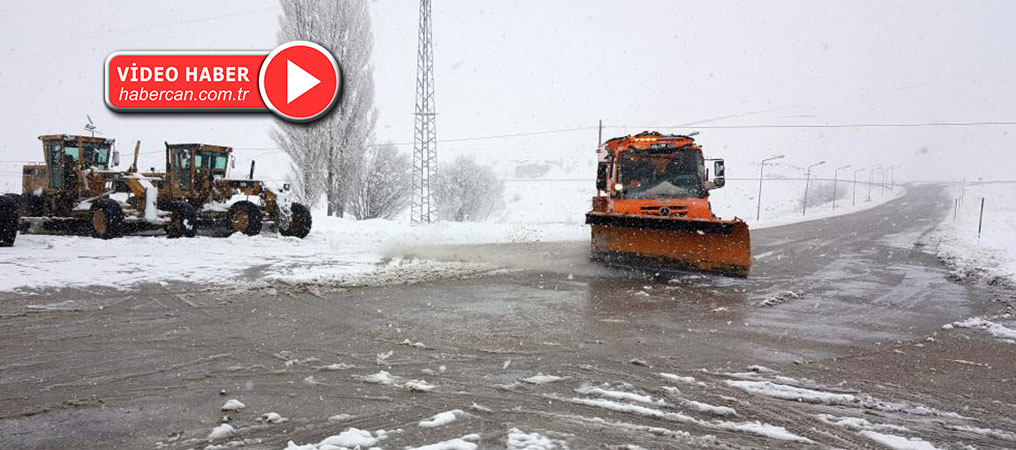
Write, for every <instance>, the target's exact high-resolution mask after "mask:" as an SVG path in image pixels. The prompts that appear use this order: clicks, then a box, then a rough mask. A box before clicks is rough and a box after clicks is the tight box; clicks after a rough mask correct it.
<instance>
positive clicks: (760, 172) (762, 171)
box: [755, 155, 783, 222]
mask: <svg viewBox="0 0 1016 450" xmlns="http://www.w3.org/2000/svg"><path fill="white" fill-rule="evenodd" d="M782 157H783V155H777V156H773V157H772V158H766V159H763V160H762V167H761V168H760V169H759V170H758V208H757V209H755V221H756V222H757V221H758V220H759V218H760V217H762V177H763V175H764V174H765V170H766V161H772V160H774V159H780V158H782Z"/></svg>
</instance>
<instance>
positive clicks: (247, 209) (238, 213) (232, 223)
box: [227, 200, 262, 236]
mask: <svg viewBox="0 0 1016 450" xmlns="http://www.w3.org/2000/svg"><path fill="white" fill-rule="evenodd" d="M227 217H228V219H229V229H230V230H231V231H234V232H236V231H238V232H240V233H243V234H245V235H247V236H257V235H258V234H261V225H262V222H261V219H262V214H261V208H258V206H257V205H255V204H253V203H251V202H249V201H247V200H242V201H239V202H236V203H234V204H233V206H230V207H229V213H228V214H227Z"/></svg>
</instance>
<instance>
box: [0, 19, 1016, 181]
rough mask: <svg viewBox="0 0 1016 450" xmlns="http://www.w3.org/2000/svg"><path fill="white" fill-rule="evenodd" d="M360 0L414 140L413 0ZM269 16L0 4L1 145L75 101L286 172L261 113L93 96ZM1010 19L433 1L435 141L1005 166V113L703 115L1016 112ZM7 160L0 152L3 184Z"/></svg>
mask: <svg viewBox="0 0 1016 450" xmlns="http://www.w3.org/2000/svg"><path fill="white" fill-rule="evenodd" d="M371 5H372V12H373V16H374V31H375V42H376V44H375V52H374V64H375V72H374V73H375V79H376V84H377V107H378V109H379V111H380V121H379V126H378V129H377V135H378V138H379V139H381V140H391V141H395V142H411V141H412V137H413V136H412V129H413V128H412V127H413V122H412V121H413V117H412V112H413V101H414V92H413V89H414V77H415V71H416V61H415V55H416V31H417V30H416V26H417V20H418V17H417V12H418V2H415V1H412V0H383V1H376V2H372V3H371ZM277 11H278V5H277V3H276V2H275V1H273V0H257V1H252V0H243V1H227V2H221V3H220V2H207V1H201V2H198V1H182V0H181V1H174V2H115V1H109V2H88V1H66V2H62V1H61V2H58V1H36V2H3V4H2V5H0V30H2V33H3V40H2V44H0V46H2V47H0V61H3V69H2V70H0V101H2V105H3V109H2V111H0V124H2V125H0V126H2V127H3V129H4V139H3V141H2V143H0V160H3V161H11V160H15V161H17V160H30V159H39V157H40V154H41V151H40V148H41V147H40V145H39V142H38V140H37V139H36V136H38V135H40V134H44V133H78V132H83V131H82V130H81V127H82V125H84V123H85V115H86V114H88V115H91V117H92V118H93V120H95V122H96V123H97V124H98V126H99V128H100V129H101V130H103V131H104V133H105V135H107V136H110V137H115V138H116V139H117V140H118V142H119V148H120V149H121V150H123V151H124V153H125V154H126V153H129V149H131V148H132V147H133V142H134V141H135V140H136V139H141V140H142V141H143V148H144V149H145V150H146V151H150V152H156V153H153V154H148V155H146V157H149V159H148V160H147V161H146V162H147V163H146V164H144V165H155V164H157V163H158V159H156V155H157V154H158V153H157V152H158V151H159V150H160V149H161V143H162V141H170V142H173V141H205V142H209V143H218V144H224V145H232V146H234V147H236V148H237V149H238V152H239V154H240V155H241V156H242V157H243V158H244V159H246V158H249V157H256V158H257V159H258V160H259V161H266V162H267V164H259V167H264V169H263V170H266V171H269V172H271V173H272V174H273V175H281V174H280V173H278V172H279V170H280V167H281V164H277V163H279V162H281V161H283V159H282V158H280V157H279V155H278V154H276V153H273V150H272V147H274V143H273V142H272V141H271V140H270V139H269V138H268V131H269V130H270V129H271V127H272V126H273V123H274V121H275V120H276V119H274V118H273V117H272V116H270V115H268V114H263V115H240V116H230V115H226V114H205V115H188V114H175V115H166V114H160V115H138V114H134V115H130V114H114V113H112V112H110V111H108V110H107V109H106V107H105V105H104V104H103V99H102V65H103V62H104V60H105V58H106V56H107V55H108V54H109V53H110V52H113V51H116V50H128V49H131V50H133V49H160V50H173V49H244V50H246V49H261V50H269V49H271V48H273V47H274V46H275V44H276V36H275V33H276V29H277ZM1013 18H1016V2H1011V1H997V2H987V1H976V2H956V1H928V0H921V1H889V2H887V1H884V0H880V1H849V2H847V1H842V2H833V1H822V2H814V1H773V2H762V1H742V2H736V1H702V2H687V1H671V0H664V1H624V2H621V1H616V2H607V1H602V2H597V1H588V0H587V1H554V2H546V1H536V0H526V1H512V2H503V1H476V0H456V1H450V0H435V4H434V41H435V43H434V47H435V59H436V65H435V75H436V78H437V92H436V96H437V109H438V113H439V116H438V125H437V126H438V136H439V138H441V139H456V138H464V137H473V136H489V135H501V134H512V133H525V132H534V131H544V130H560V129H571V128H578V127H594V126H595V125H596V123H597V120H598V119H603V120H604V123H605V124H607V125H610V126H611V127H610V128H608V129H607V130H606V131H605V134H606V135H607V136H613V135H620V134H624V133H633V132H637V131H641V130H642V129H645V128H649V127H663V126H677V125H683V124H689V123H696V122H701V123H699V124H698V127H696V126H694V125H692V126H688V127H685V128H677V129H671V130H669V131H680V132H690V131H695V130H698V131H700V132H701V134H700V135H699V138H698V139H699V141H700V142H701V143H702V144H703V145H704V146H705V147H706V151H707V153H708V154H709V155H710V156H717V157H725V158H727V160H728V166H730V167H731V171H733V173H728V175H729V176H732V177H736V176H755V175H756V173H755V171H756V170H757V160H759V159H761V158H763V157H766V156H770V155H773V154H777V153H784V154H786V155H787V159H786V160H785V161H786V163H787V164H788V166H785V167H784V170H786V171H787V173H788V174H792V173H793V172H794V171H795V170H796V169H794V166H796V167H803V166H806V165H808V164H810V163H812V162H816V161H818V160H827V161H828V165H827V166H826V167H828V168H830V169H831V168H832V166H833V165H837V166H839V165H845V164H853V165H854V166H856V167H860V166H862V165H864V166H870V165H871V164H875V163H881V164H884V165H890V164H898V165H901V166H902V168H901V169H899V170H898V171H897V178H900V179H955V180H958V179H960V178H962V177H963V176H967V177H970V178H971V179H975V178H977V177H978V176H984V177H985V178H996V179H1001V178H1008V179H1012V178H1016V173H1013V171H1014V167H1016V165H1014V163H1016V156H1014V153H1013V151H1012V150H1011V149H1012V148H1013V147H1016V145H1014V144H1016V135H1013V132H1016V126H979V127H929V128H833V129H827V128H812V129H797V128H790V129H711V128H706V126H721V125H722V126H726V125H777V124H786V125H800V124H815V125H822V124H858V123H874V124H880V123H924V122H981V121H1016V89H1013V82H1012V80H1016V39H1014V37H1016V36H1014V32H1013V31H1012V21H1013ZM709 119H716V120H711V121H707V122H702V121H705V120H709ZM622 126H626V128H623V127H622ZM595 144H596V130H595V129H591V128H590V129H584V130H579V131H572V132H565V133H558V134H548V135H542V136H534V137H525V138H512V139H498V140H484V141H467V142H452V143H442V144H440V145H439V158H440V159H441V160H445V161H447V160H448V159H449V158H451V157H453V156H455V155H458V154H464V153H472V154H475V155H477V157H478V158H479V159H481V160H483V161H489V162H495V163H496V162H501V163H502V164H503V163H504V162H505V161H534V162H539V161H542V160H544V159H552V160H558V161H565V162H567V163H572V162H574V165H575V166H576V167H579V168H585V167H591V166H590V165H589V164H590V162H591V161H592V159H593V149H594V146H595ZM406 149H407V151H408V147H407V148H406ZM19 165H20V163H14V164H0V179H3V177H8V178H7V179H8V180H10V179H11V178H10V177H14V178H15V179H16V178H17V177H18V173H19V172H18V169H19ZM583 170H584V169H583ZM583 174H584V172H580V173H577V176H578V175H583ZM586 175H588V176H589V177H592V173H589V174H586ZM827 175H828V174H827Z"/></svg>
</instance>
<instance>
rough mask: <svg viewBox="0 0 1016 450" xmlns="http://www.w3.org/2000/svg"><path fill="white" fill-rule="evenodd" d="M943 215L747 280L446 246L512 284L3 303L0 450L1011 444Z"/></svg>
mask: <svg viewBox="0 0 1016 450" xmlns="http://www.w3.org/2000/svg"><path fill="white" fill-rule="evenodd" d="M942 201H943V197H942V196H941V192H940V190H939V189H937V188H935V187H919V188H916V189H913V190H911V192H910V194H909V195H907V196H906V197H903V198H900V199H897V200H895V201H893V202H892V203H891V204H887V205H884V206H883V207H880V208H874V209H871V210H868V211H864V212H861V213H858V214H855V215H850V216H843V217H839V218H835V219H826V220H819V221H813V222H808V223H804V224H798V225H793V226H788V227H780V228H771V229H765V230H761V231H759V232H758V233H755V234H754V235H753V244H754V246H755V250H756V255H757V261H756V271H755V272H754V273H753V275H752V277H751V278H749V279H747V280H736V279H728V278H716V277H710V276H696V275H688V276H681V277H676V278H670V279H667V278H663V279H660V278H644V277H639V276H632V274H628V273H619V272H613V271H606V272H603V271H599V270H598V266H595V265H590V264H588V263H586V262H585V260H584V258H582V255H583V254H584V252H585V251H587V248H586V245H585V244H584V242H581V241H579V242H572V243H556V244H520V245H513V244H490V245H481V246H475V245H474V246H464V247H447V246H444V247H441V248H446V249H448V248H450V249H451V250H447V253H439V252H436V251H435V253H432V254H431V255H430V256H432V257H433V258H432V259H434V260H436V261H438V262H439V263H440V262H450V261H459V262H464V263H466V264H469V265H477V264H480V265H482V264H484V263H485V261H487V260H491V259H507V260H510V261H513V262H518V263H519V266H522V267H526V270H516V271H507V272H504V271H502V272H497V273H493V274H482V275H481V274H478V275H479V276H471V277H466V278H465V279H442V280H436V281H429V282H423V283H419V284H416V285H411V286H409V285H383V286H378V287H372V288H358V289H345V288H343V289H339V288H334V287H329V286H328V285H327V284H324V285H308V286H302V285H301V286H284V285H282V286H278V285H276V286H271V287H263V288H258V287H255V288H242V287H239V286H230V287H228V288H227V289H220V290H207V289H204V288H202V289H193V288H192V287H191V286H189V285H183V284H177V283H169V284H168V285H167V286H158V285H156V286H143V287H139V288H138V289H131V290H127V291H124V292H101V293H95V292H91V291H90V290H81V289H73V288H72V289H67V290H65V291H63V292H52V291H43V292H40V293H38V294H36V295H19V294H0V297H2V301H0V317H2V318H3V319H2V320H3V322H2V323H3V325H4V328H3V329H4V330H5V331H4V332H3V339H4V343H5V345H4V346H2V347H0V359H2V360H4V361H7V362H6V363H4V364H3V365H0V396H2V398H4V402H2V403H0V446H3V447H18V448H59V447H66V446H68V445H71V444H74V445H77V446H78V447H80V448H89V447H92V446H94V447H102V446H103V444H106V443H108V442H116V443H118V445H120V446H123V447H125V448H165V449H174V450H175V449H185V448H211V449H216V448H234V447H235V448H252V449H277V450H281V449H285V448H291V449H315V450H321V449H328V448H332V447H329V446H333V447H337V448H341V447H344V446H356V445H360V446H361V447H362V448H366V447H370V446H378V447H380V448H429V449H467V450H473V449H478V448H512V449H515V448H537V449H540V448H546V449H550V448H558V449H563V448H598V447H602V446H604V445H606V446H611V447H616V448H715V447H717V446H722V447H728V448H757V447H761V446H767V447H780V448H822V447H837V448H869V447H872V446H875V445H885V446H896V447H898V448H961V447H963V446H965V445H974V446H976V447H1012V446H1014V445H1016V436H1014V435H1013V433H1012V431H1011V430H1013V429H1016V421H1014V419H1013V416H1012V414H1011V408H1012V405H1013V404H1016V396H1014V394H1013V390H1012V389H1011V380H1012V373H1014V372H1016V345H1012V344H1009V343H1006V342H1002V341H1000V340H997V339H993V338H992V337H991V336H990V335H987V334H986V333H983V332H982V331H983V330H980V329H977V328H975V327H976V326H977V325H978V324H979V323H980V322H978V323H974V322H967V319H969V318H970V317H977V316H982V315H985V314H988V313H992V312H995V311H997V309H998V308H999V303H998V302H997V301H996V300H998V299H999V298H1000V296H1001V293H1000V292H999V291H998V290H997V288H996V287H992V286H982V285H978V284H958V283H955V282H952V281H950V280H949V279H948V278H949V270H948V269H947V268H946V267H943V266H942V264H941V263H940V262H939V261H938V260H937V259H936V258H935V256H934V255H932V254H930V253H929V252H927V251H925V248H924V247H922V246H921V245H915V244H920V243H921V241H922V236H924V235H926V233H928V232H929V231H930V230H932V229H934V228H935V227H936V226H937V224H938V223H939V221H940V219H941V216H942V215H943V212H942V209H941V208H940V205H939V203H941V202H942ZM427 243H429V242H418V243H416V244H414V245H421V244H427ZM433 248H434V247H433V246H430V247H427V246H420V247H419V248H418V249H419V250H420V251H428V249H433ZM466 248H469V249H472V250H471V251H468V252H466V251H459V250H464V249H466ZM513 254H514V255H515V256H512V257H509V256H510V255H513ZM512 258H515V259H512ZM957 322H961V323H963V324H964V325H963V326H967V325H969V326H970V328H964V327H963V326H959V325H957V326H954V327H951V328H950V329H943V328H942V325H943V324H952V323H957ZM957 380H963V381H964V382H963V383H957ZM231 399H236V400H237V401H238V402H240V403H242V404H243V405H244V408H242V409H237V408H236V407H235V406H236V404H235V403H232V402H229V400H231ZM227 403H229V404H230V405H232V406H231V407H230V408H228V409H230V410H229V411H223V410H222V409H223V407H224V406H226V404H227ZM223 416H227V418H228V422H226V423H225V424H223V421H224V420H226V419H224V417H223ZM227 425H228V426H227ZM54 430H68V431H66V432H63V431H59V432H54ZM71 430H72V431H73V433H72V432H71ZM347 448H351V447H347Z"/></svg>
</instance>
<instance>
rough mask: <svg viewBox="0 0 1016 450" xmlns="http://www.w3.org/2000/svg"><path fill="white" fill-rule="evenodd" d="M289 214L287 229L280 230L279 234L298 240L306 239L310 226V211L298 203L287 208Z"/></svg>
mask: <svg viewBox="0 0 1016 450" xmlns="http://www.w3.org/2000/svg"><path fill="white" fill-rule="evenodd" d="M289 214H290V216H289V228H285V229H283V228H280V229H279V234H281V235H283V236H295V237H298V238H300V239H303V238H305V237H307V234H309V233H310V226H311V217H310V209H308V208H307V207H306V206H303V205H302V204H300V203H293V205H292V206H290V208H289Z"/></svg>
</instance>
